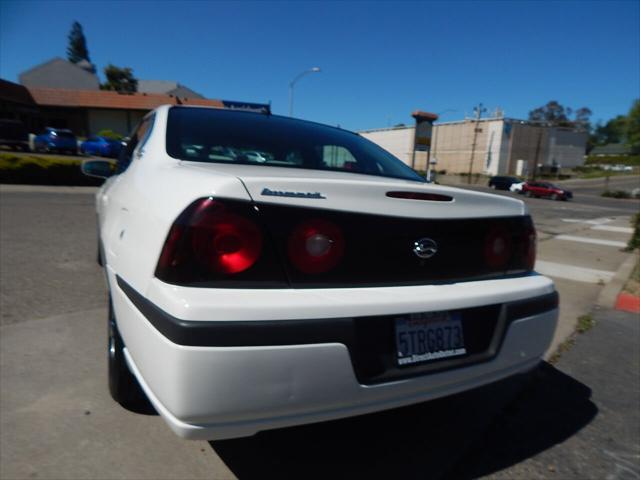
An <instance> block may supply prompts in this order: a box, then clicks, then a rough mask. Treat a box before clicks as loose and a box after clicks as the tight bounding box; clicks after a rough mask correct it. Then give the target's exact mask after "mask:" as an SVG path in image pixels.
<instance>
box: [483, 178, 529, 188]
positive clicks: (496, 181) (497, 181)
mask: <svg viewBox="0 0 640 480" xmlns="http://www.w3.org/2000/svg"><path fill="white" fill-rule="evenodd" d="M521 181H522V180H520V179H519V178H517V177H505V176H495V177H491V178H490V179H489V186H490V187H492V188H495V189H496V190H509V188H510V187H511V185H513V184H514V183H520V182H521Z"/></svg>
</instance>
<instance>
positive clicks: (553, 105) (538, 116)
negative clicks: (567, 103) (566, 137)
mask: <svg viewBox="0 0 640 480" xmlns="http://www.w3.org/2000/svg"><path fill="white" fill-rule="evenodd" d="M569 115H571V109H566V108H565V107H563V106H562V105H560V103H558V101H556V100H551V101H550V102H547V104H546V105H543V106H542V107H538V108H536V109H534V110H531V111H530V112H529V120H530V121H532V122H544V123H549V124H551V125H561V124H565V123H568V122H569Z"/></svg>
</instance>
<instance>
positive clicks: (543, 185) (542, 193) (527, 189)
mask: <svg viewBox="0 0 640 480" xmlns="http://www.w3.org/2000/svg"><path fill="white" fill-rule="evenodd" d="M522 193H524V194H525V195H526V196H527V197H549V198H550V199H551V200H569V199H570V198H573V194H572V193H571V192H570V191H569V190H564V189H562V188H560V187H557V186H556V185H554V184H553V183H549V182H526V183H525V184H524V185H522Z"/></svg>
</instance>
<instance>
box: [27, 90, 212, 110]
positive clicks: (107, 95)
mask: <svg viewBox="0 0 640 480" xmlns="http://www.w3.org/2000/svg"><path fill="white" fill-rule="evenodd" d="M29 92H30V93H31V95H32V96H33V99H34V100H35V101H36V103H37V104H38V105H42V106H50V107H71V108H73V107H82V108H87V107H92V108H117V109H125V110H152V109H154V108H156V107H159V106H160V105H167V104H169V105H200V106H206V107H219V108H224V105H223V103H222V102H221V101H220V100H208V99H203V98H182V97H174V96H173V95H159V94H147V93H132V94H124V93H118V92H111V91H105V90H63V89H59V88H29Z"/></svg>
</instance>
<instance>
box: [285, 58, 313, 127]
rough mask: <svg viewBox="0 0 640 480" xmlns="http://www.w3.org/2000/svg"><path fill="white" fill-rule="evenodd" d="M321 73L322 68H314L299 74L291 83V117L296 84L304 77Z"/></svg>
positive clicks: (291, 115)
mask: <svg viewBox="0 0 640 480" xmlns="http://www.w3.org/2000/svg"><path fill="white" fill-rule="evenodd" d="M317 72H320V67H313V68H310V69H309V70H305V71H304V72H302V73H300V74H298V75H297V76H296V77H295V78H294V79H293V80H291V82H289V116H290V117H293V87H294V86H295V84H296V82H297V81H298V80H300V79H301V78H302V77H304V76H305V75H306V74H308V73H317Z"/></svg>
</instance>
